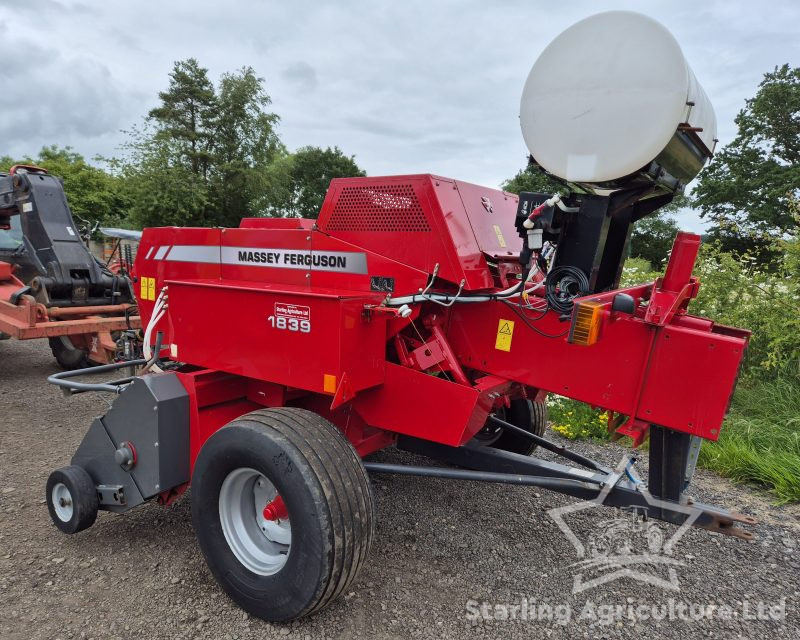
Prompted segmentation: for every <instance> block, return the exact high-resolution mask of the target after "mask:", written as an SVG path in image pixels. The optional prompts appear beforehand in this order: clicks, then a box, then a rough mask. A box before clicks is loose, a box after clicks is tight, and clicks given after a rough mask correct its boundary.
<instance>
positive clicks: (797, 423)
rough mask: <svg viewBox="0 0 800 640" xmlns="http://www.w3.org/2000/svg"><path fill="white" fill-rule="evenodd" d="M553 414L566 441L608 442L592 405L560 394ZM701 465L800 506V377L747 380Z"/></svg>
mask: <svg viewBox="0 0 800 640" xmlns="http://www.w3.org/2000/svg"><path fill="white" fill-rule="evenodd" d="M549 413H550V420H551V422H552V424H551V428H552V429H553V431H555V432H556V433H558V434H560V435H562V436H564V437H566V438H569V439H571V440H574V439H579V438H592V439H607V438H608V433H607V429H606V426H607V421H606V417H605V415H604V414H601V413H600V412H598V411H596V410H593V409H592V408H591V407H589V406H588V405H586V404H583V403H581V402H577V401H575V400H569V399H567V398H561V397H558V396H554V397H553V398H552V399H551V400H550V401H549ZM698 464H699V465H700V466H702V467H705V468H707V469H711V470H713V471H715V472H717V473H719V474H720V475H723V476H727V477H729V478H731V479H733V480H735V481H737V482H750V483H755V484H758V485H760V486H762V487H764V488H766V489H767V490H769V491H770V492H771V493H772V494H773V495H774V496H775V498H776V500H777V502H778V503H787V502H800V376H787V375H784V376H782V377H777V378H774V379H761V380H756V379H754V378H749V379H745V380H742V381H741V382H740V383H739V386H738V388H737V390H736V394H735V396H734V400H733V404H732V406H731V411H730V414H729V415H728V417H727V418H726V420H725V423H724V424H723V426H722V431H721V432H720V437H719V440H718V441H717V442H710V441H706V442H704V443H703V448H702V449H701V450H700V458H699V461H698Z"/></svg>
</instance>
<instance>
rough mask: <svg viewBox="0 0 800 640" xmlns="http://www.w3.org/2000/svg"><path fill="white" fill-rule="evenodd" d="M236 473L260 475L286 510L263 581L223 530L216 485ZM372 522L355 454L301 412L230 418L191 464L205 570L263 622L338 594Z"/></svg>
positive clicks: (365, 546)
mask: <svg viewBox="0 0 800 640" xmlns="http://www.w3.org/2000/svg"><path fill="white" fill-rule="evenodd" d="M240 469H245V470H255V471H256V472H258V473H259V474H261V475H263V476H264V477H266V479H267V480H269V481H270V482H271V483H272V485H274V488H275V490H277V492H278V494H279V495H280V497H281V498H282V499H283V501H284V503H285V505H286V509H287V511H288V520H289V522H290V524H291V547H290V550H289V552H288V555H287V556H286V559H285V564H283V566H282V567H281V568H280V569H278V570H277V572H275V573H272V574H271V575H260V574H259V573H256V572H254V571H252V570H251V569H250V568H248V567H247V566H245V564H244V563H243V562H241V561H240V560H239V559H238V558H237V556H236V555H235V553H234V551H233V550H232V547H231V546H230V544H229V543H228V541H227V539H226V535H225V532H224V530H223V525H222V522H221V515H220V513H221V502H220V493H221V490H222V486H223V482H225V479H226V478H227V477H228V476H229V474H233V472H236V471H237V470H240ZM240 504H243V505H244V504H247V502H246V500H245V499H243V500H242V501H241V503H240ZM244 511H245V509H244V508H242V512H244ZM374 522H375V506H374V502H373V497H372V491H371V487H370V483H369V478H368V477H367V473H366V470H365V469H364V465H363V464H362V462H361V459H360V457H359V456H358V454H357V453H356V451H355V449H353V447H352V445H351V444H350V442H348V440H347V439H346V438H345V437H344V435H342V433H341V432H340V431H339V430H338V429H337V428H336V427H335V426H334V425H332V424H331V423H330V422H328V421H327V420H325V419H323V418H322V417H320V416H319V415H317V414H315V413H313V412H311V411H307V410H305V409H297V408H279V409H259V410H258V411H254V412H252V413H248V414H247V415H244V416H242V417H240V418H237V419H236V420H234V421H233V422H231V423H230V424H229V425H227V426H225V427H223V428H222V429H220V430H219V431H217V432H216V433H215V434H214V435H212V436H211V437H210V438H209V439H208V441H207V442H206V443H205V444H204V445H203V448H202V449H201V450H200V454H199V455H198V458H197V462H196V463H195V467H194V472H193V474H192V523H193V525H194V529H195V533H196V535H197V539H198V541H199V543H200V548H201V550H202V552H203V555H204V556H205V559H206V562H207V563H208V566H209V569H211V572H212V573H213V574H214V577H215V578H216V579H217V581H218V582H219V583H220V585H221V586H222V588H223V589H224V590H225V592H226V593H227V594H228V595H229V596H230V597H231V598H232V599H233V600H234V601H235V602H236V603H237V604H238V605H239V606H240V607H242V608H243V609H244V610H245V611H247V612H248V613H250V614H252V615H254V616H257V617H259V618H263V619H264V620H268V621H270V622H287V621H289V620H293V619H295V618H299V617H301V616H306V615H309V614H311V613H315V612H316V611H318V610H320V609H322V608H323V607H325V606H326V605H327V604H329V603H330V602H331V601H333V600H334V599H335V598H336V597H337V596H339V595H340V594H341V593H342V592H343V591H344V590H345V589H346V588H347V586H348V585H349V584H350V583H351V582H352V580H353V579H354V578H355V577H356V575H357V573H358V571H359V569H360V568H361V565H362V564H363V563H364V560H365V559H366V557H367V554H368V553H369V548H370V546H371V544H372V538H373V536H374Z"/></svg>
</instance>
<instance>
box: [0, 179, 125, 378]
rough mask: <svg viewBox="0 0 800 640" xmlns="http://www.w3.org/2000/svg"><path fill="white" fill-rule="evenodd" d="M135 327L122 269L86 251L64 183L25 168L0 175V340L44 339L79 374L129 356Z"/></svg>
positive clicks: (62, 364)
mask: <svg viewBox="0 0 800 640" xmlns="http://www.w3.org/2000/svg"><path fill="white" fill-rule="evenodd" d="M126 266H129V265H126ZM140 328H141V324H140V322H139V317H138V315H137V314H136V304H135V300H134V297H133V293H132V291H131V288H130V279H129V277H128V275H127V273H126V270H125V269H123V270H122V271H120V270H117V271H116V272H114V271H111V270H110V269H108V268H107V267H106V266H105V265H103V264H101V263H99V262H98V261H97V260H96V259H95V258H94V257H93V256H92V255H91V254H90V253H89V251H88V250H87V248H86V246H85V245H84V243H83V239H82V238H81V235H80V233H79V231H78V228H77V227H76V225H75V221H74V220H73V217H72V213H71V212H70V209H69V205H68V204H67V199H66V197H65V195H64V188H63V186H62V185H61V181H60V180H59V179H58V178H57V177H55V176H51V175H49V174H48V173H47V171H46V170H44V169H42V168H41V167H35V166H27V165H15V166H13V167H11V169H10V171H9V172H8V173H7V174H0V339H8V338H16V339H18V340H31V339H35V338H48V339H49V341H50V347H51V349H52V351H53V355H54V356H55V358H56V360H57V361H58V363H59V364H60V365H61V366H62V367H63V368H65V369H76V368H80V367H85V366H86V365H87V364H89V363H95V364H98V363H99V364H107V363H110V362H114V361H116V360H118V359H119V358H120V357H129V358H130V357H131V356H132V355H133V353H134V352H135V351H136V349H137V348H138V339H137V336H136V335H135V333H136V330H138V329H140ZM123 332H127V334H126V336H124V337H123Z"/></svg>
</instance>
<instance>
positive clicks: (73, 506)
mask: <svg viewBox="0 0 800 640" xmlns="http://www.w3.org/2000/svg"><path fill="white" fill-rule="evenodd" d="M45 500H46V501H47V510H48V511H49V512H50V517H51V518H52V519H53V522H54V523H55V525H56V526H57V527H58V528H59V529H61V531H63V532H64V533H78V531H83V530H84V529H88V528H89V527H91V526H92V525H93V524H94V521H95V519H96V518H97V509H98V506H99V500H98V498H97V489H96V488H95V486H94V481H93V480H92V478H91V476H90V475H89V474H88V473H87V471H86V469H84V468H83V467H79V466H77V465H71V466H69V467H62V468H61V469H56V470H55V471H53V473H51V474H50V477H49V478H47V489H46V491H45Z"/></svg>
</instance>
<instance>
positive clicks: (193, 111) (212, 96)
mask: <svg viewBox="0 0 800 640" xmlns="http://www.w3.org/2000/svg"><path fill="white" fill-rule="evenodd" d="M169 78H170V82H169V88H168V89H167V90H166V91H160V92H159V94H158V97H159V99H160V100H161V105H160V106H158V107H156V108H154V109H151V110H150V113H149V117H150V118H151V119H152V120H154V121H155V122H157V123H159V129H158V131H157V134H156V135H158V136H159V137H162V138H166V139H169V140H170V141H172V142H174V143H175V144H176V145H177V147H176V148H177V150H178V152H179V153H180V154H181V155H183V156H185V158H186V160H188V162H189V165H190V166H191V169H192V173H195V174H202V175H203V176H207V172H208V165H209V162H210V160H211V158H210V154H211V147H212V145H213V142H214V141H213V137H212V132H213V129H214V125H215V121H216V120H217V117H218V113H217V96H216V93H215V92H214V85H213V84H212V83H211V80H209V79H208V70H207V69H203V68H202V67H201V66H200V65H199V64H198V62H197V60H195V59H194V58H189V59H188V60H183V61H178V62H176V63H175V66H174V67H173V69H172V72H171V73H170V74H169Z"/></svg>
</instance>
